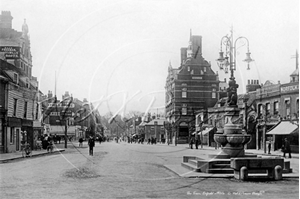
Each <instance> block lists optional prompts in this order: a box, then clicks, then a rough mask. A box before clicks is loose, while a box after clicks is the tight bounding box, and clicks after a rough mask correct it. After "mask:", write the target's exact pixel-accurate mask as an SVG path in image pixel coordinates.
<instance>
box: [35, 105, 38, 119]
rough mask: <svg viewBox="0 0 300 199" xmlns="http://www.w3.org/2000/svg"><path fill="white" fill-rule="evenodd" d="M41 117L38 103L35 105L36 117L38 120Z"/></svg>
mask: <svg viewBox="0 0 300 199" xmlns="http://www.w3.org/2000/svg"><path fill="white" fill-rule="evenodd" d="M38 118H39V104H38V103H36V107H35V119H36V120H37V119H38Z"/></svg>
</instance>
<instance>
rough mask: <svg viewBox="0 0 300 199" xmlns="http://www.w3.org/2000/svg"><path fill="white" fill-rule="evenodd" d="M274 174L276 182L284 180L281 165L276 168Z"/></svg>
mask: <svg viewBox="0 0 300 199" xmlns="http://www.w3.org/2000/svg"><path fill="white" fill-rule="evenodd" d="M274 174H275V175H274V177H275V180H282V168H281V166H280V165H277V166H276V167H275V168H274Z"/></svg>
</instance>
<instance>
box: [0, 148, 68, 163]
mask: <svg viewBox="0 0 300 199" xmlns="http://www.w3.org/2000/svg"><path fill="white" fill-rule="evenodd" d="M64 151H65V149H59V148H54V149H53V151H52V152H47V150H44V149H41V150H33V151H32V153H31V155H30V157H23V156H22V152H21V151H17V152H14V153H2V154H0V164H3V163H7V162H10V161H13V160H21V159H25V158H32V157H38V156H44V155H54V154H60V153H61V152H64Z"/></svg>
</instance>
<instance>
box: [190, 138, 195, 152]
mask: <svg viewBox="0 0 300 199" xmlns="http://www.w3.org/2000/svg"><path fill="white" fill-rule="evenodd" d="M193 144H194V138H191V139H190V147H191V149H193Z"/></svg>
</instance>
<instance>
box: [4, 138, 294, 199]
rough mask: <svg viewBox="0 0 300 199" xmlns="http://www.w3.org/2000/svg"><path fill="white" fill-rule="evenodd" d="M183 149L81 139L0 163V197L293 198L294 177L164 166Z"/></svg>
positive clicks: (177, 160)
mask: <svg viewBox="0 0 300 199" xmlns="http://www.w3.org/2000/svg"><path fill="white" fill-rule="evenodd" d="M76 145H77V143H76ZM62 147H63V145H62V146H61V148H62ZM188 150H190V149H187V148H184V147H175V146H167V145H147V144H143V145H142V144H128V143H124V142H121V143H115V142H109V143H107V142H106V143H102V144H99V143H96V147H95V148H94V156H89V155H88V148H87V146H86V143H84V147H83V148H76V147H70V145H69V146H68V149H67V150H66V151H65V152H63V153H62V154H58V155H48V156H41V157H37V158H27V159H23V160H21V161H13V162H10V163H5V164H1V165H0V169H1V170H0V171H1V187H0V191H1V195H2V196H1V198H39V199H42V198H81V199H82V198H299V182H298V179H285V180H283V181H269V182H242V181H238V180H235V179H233V178H231V179H226V178H182V177H179V176H178V175H177V174H175V173H174V172H172V171H171V170H169V169H168V168H167V167H165V166H164V165H167V164H180V163H181V161H182V156H183V155H184V154H186V153H187V152H188Z"/></svg>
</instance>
